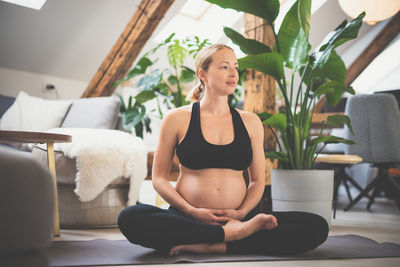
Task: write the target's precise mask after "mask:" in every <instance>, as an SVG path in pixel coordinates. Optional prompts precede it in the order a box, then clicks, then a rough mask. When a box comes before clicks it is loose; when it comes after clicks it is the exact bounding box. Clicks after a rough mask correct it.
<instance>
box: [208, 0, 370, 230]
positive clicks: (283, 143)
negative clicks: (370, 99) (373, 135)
mask: <svg viewBox="0 0 400 267" xmlns="http://www.w3.org/2000/svg"><path fill="white" fill-rule="evenodd" d="M207 1H208V2H210V3H214V4H217V5H219V6H221V7H223V8H231V9H235V10H237V11H243V12H246V13H250V14H253V15H255V16H258V17H261V18H262V19H264V20H265V22H266V23H268V24H269V25H271V27H272V29H273V32H274V36H275V46H274V47H268V46H267V45H265V44H263V43H260V42H258V41H256V40H252V39H247V38H245V37H244V36H242V35H241V34H240V33H238V32H236V31H234V30H233V29H230V28H227V27H225V28H224V32H225V34H226V35H227V36H228V37H229V38H230V39H231V40H232V41H233V43H235V44H237V45H238V46H239V47H240V48H241V50H242V51H243V52H244V53H246V54H247V56H245V57H243V58H240V59H238V62H239V67H240V68H251V69H254V70H257V71H260V72H263V73H265V74H268V75H270V76H272V77H274V78H275V79H276V82H277V84H278V86H279V88H280V91H281V93H282V95H283V97H284V103H285V104H284V108H283V109H282V110H281V111H280V112H279V113H277V114H267V113H265V112H263V113H260V114H258V115H259V117H260V118H261V120H262V121H263V124H265V125H267V126H268V127H270V128H271V129H272V132H273V133H274V135H275V138H276V142H277V147H278V151H270V152H266V153H265V156H266V157H267V158H270V159H276V160H278V170H273V171H272V175H271V183H272V185H271V190H272V199H273V208H274V210H303V211H309V212H314V213H317V214H320V215H322V216H323V217H324V218H325V219H326V220H327V221H328V223H330V218H331V215H330V214H331V203H332V195H333V170H332V171H330V170H328V171H327V170H312V166H313V162H314V161H315V158H316V157H317V155H318V154H319V152H320V151H321V150H322V148H323V147H324V146H325V145H327V144H330V143H345V144H353V142H352V141H350V140H346V139H343V138H340V137H336V136H323V135H322V129H321V132H320V134H319V136H317V137H316V138H314V139H312V138H311V137H310V124H311V119H312V116H313V110H314V105H315V103H316V101H317V100H318V99H319V98H320V97H321V96H326V99H327V102H328V104H330V105H336V104H337V103H338V102H339V100H340V98H341V97H342V95H343V93H344V92H348V93H350V94H354V93H355V92H354V90H353V88H352V87H351V86H346V85H345V78H346V67H345V64H344V62H343V60H342V59H341V57H340V56H339V55H338V54H337V53H336V51H335V48H336V47H338V46H339V45H342V44H343V43H345V42H346V41H348V40H350V39H354V38H356V37H357V35H358V31H359V29H360V27H361V24H362V18H363V17H364V16H365V13H362V14H360V15H359V16H358V17H357V18H356V19H354V20H352V21H351V22H347V21H346V20H345V21H343V22H342V23H341V24H340V25H339V26H338V27H337V28H336V29H335V30H334V31H332V32H331V33H329V35H328V36H327V38H325V40H324V43H323V44H321V45H320V46H319V47H318V48H317V49H315V51H314V52H311V46H310V44H309V43H308V35H309V29H310V17H311V0H297V1H296V2H295V3H294V4H293V6H292V7H291V8H290V10H289V11H288V13H287V14H286V15H285V17H284V20H283V22H282V25H281V26H280V29H279V31H278V32H277V33H276V31H275V29H274V21H275V19H276V17H277V15H278V13H279V8H280V5H279V0H247V1H240V0H233V1H230V0H207ZM285 68H286V73H288V72H289V73H290V74H289V75H288V76H289V77H286V75H285ZM295 75H299V76H300V77H301V79H300V83H299V85H298V88H297V90H295V88H294V83H293V81H294V77H295ZM289 80H290V81H291V82H290V85H288V82H287V81H289ZM343 124H345V125H347V127H349V128H350V129H351V123H350V119H349V118H348V117H347V116H345V115H334V116H329V117H328V118H327V120H326V121H324V122H323V127H324V126H326V125H331V126H339V125H343ZM321 143H323V147H322V148H321V149H320V150H318V151H316V150H317V145H318V144H321ZM280 186H284V188H281V187H280ZM298 197H302V199H300V200H298V199H297V198H298ZM303 204H306V206H303Z"/></svg>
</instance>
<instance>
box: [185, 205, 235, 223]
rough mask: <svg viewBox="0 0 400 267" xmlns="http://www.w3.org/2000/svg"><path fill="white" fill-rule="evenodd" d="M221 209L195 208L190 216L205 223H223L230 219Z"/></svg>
mask: <svg viewBox="0 0 400 267" xmlns="http://www.w3.org/2000/svg"><path fill="white" fill-rule="evenodd" d="M222 213H223V212H222V210H212V209H206V208H196V209H194V210H193V211H192V212H191V213H190V215H191V217H192V218H194V219H196V220H198V221H200V222H204V223H207V224H214V225H224V224H225V223H226V222H228V221H229V220H231V218H230V217H228V216H223V215H222Z"/></svg>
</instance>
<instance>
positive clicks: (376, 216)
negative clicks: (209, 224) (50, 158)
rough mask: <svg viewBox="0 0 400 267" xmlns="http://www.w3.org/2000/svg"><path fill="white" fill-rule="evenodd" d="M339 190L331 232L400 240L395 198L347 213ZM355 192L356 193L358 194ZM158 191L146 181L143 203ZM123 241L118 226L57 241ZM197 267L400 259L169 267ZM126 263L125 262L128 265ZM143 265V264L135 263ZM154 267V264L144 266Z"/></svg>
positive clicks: (68, 232)
mask: <svg viewBox="0 0 400 267" xmlns="http://www.w3.org/2000/svg"><path fill="white" fill-rule="evenodd" d="M343 191H344V190H340V191H339V200H338V207H337V212H336V219H332V228H331V230H330V233H329V235H344V234H357V235H362V236H365V237H368V238H371V239H374V240H375V241H378V242H395V243H400V211H399V210H398V209H397V207H396V205H395V203H394V201H391V200H388V199H386V198H378V199H377V201H376V203H375V204H373V205H372V207H371V211H367V210H366V208H365V207H366V204H367V199H363V200H361V201H360V202H359V203H358V204H357V205H355V206H354V207H353V208H352V209H351V210H350V211H347V212H344V211H343V208H344V207H345V206H346V205H347V203H348V199H347V195H345V193H344V192H343ZM355 194H356V193H354V194H353V196H355ZM155 197H156V195H155V191H154V190H153V188H152V185H151V181H144V183H143V186H142V190H141V193H140V197H139V200H140V201H141V202H143V203H147V204H152V205H154V203H155ZM98 238H101V239H110V240H121V239H124V236H123V235H122V234H121V233H120V232H119V230H118V228H108V229H61V237H59V238H56V239H55V241H58V240H92V239H98ZM189 265H191V266H195V267H225V266H229V267H235V266H246V267H247V266H249V267H251V266H279V267H284V266H310V267H313V266H318V267H319V266H338V265H340V266H363V267H365V266H382V267H387V266H400V258H367V259H346V260H323V261H321V260H298V261H252V262H222V263H179V264H170V265H168V266H171V267H172V266H179V267H183V266H189ZM125 266H126V265H125ZM132 266H142V265H132ZM143 266H146V267H151V266H155V265H143Z"/></svg>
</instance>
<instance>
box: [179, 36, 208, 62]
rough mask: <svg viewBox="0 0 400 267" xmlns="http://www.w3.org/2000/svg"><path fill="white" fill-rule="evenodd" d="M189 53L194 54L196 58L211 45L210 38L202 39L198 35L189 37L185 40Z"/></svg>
mask: <svg viewBox="0 0 400 267" xmlns="http://www.w3.org/2000/svg"><path fill="white" fill-rule="evenodd" d="M185 43H186V45H187V47H188V50H189V55H192V56H193V58H196V56H197V54H198V53H199V52H200V51H201V50H202V49H203V48H204V47H206V46H208V45H210V44H211V43H210V39H204V40H203V41H202V40H200V38H199V37H198V36H193V37H187V38H186V41H185Z"/></svg>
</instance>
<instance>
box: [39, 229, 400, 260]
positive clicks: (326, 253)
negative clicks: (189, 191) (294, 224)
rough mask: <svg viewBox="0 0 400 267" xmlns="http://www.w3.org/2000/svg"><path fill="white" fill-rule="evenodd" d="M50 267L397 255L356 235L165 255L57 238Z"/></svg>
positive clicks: (389, 246)
mask: <svg viewBox="0 0 400 267" xmlns="http://www.w3.org/2000/svg"><path fill="white" fill-rule="evenodd" d="M47 255H48V259H49V265H50V266H93V265H96V266H102V265H133V264H160V263H165V264H168V263H169V264H171V263H178V262H197V263H198V262H222V261H273V260H274V261H275V260H326V259H354V258H382V257H400V244H395V243H378V242H375V241H374V240H372V239H369V238H366V237H362V236H358V235H343V236H330V237H329V238H328V240H327V241H326V242H325V243H324V244H322V245H321V246H319V247H318V248H317V249H315V250H313V251H310V252H307V253H303V254H298V255H286V256H274V255H269V256H264V255H210V254H207V255H198V254H187V253H186V254H182V255H177V256H168V255H166V254H163V253H160V252H158V251H155V250H152V249H148V248H144V247H141V246H137V245H132V244H130V243H129V242H128V241H126V240H117V241H112V240H104V239H96V240H92V241H57V242H53V243H52V245H51V246H50V248H49V249H48V251H47Z"/></svg>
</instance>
